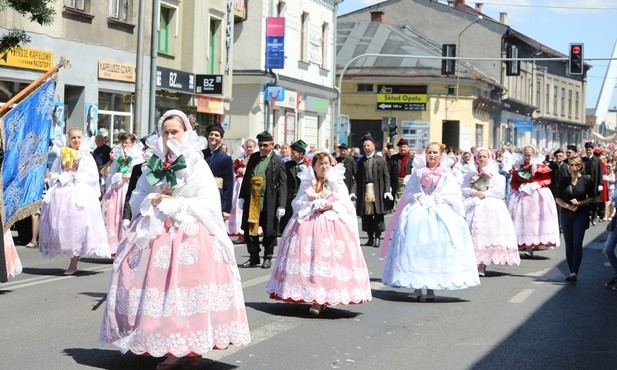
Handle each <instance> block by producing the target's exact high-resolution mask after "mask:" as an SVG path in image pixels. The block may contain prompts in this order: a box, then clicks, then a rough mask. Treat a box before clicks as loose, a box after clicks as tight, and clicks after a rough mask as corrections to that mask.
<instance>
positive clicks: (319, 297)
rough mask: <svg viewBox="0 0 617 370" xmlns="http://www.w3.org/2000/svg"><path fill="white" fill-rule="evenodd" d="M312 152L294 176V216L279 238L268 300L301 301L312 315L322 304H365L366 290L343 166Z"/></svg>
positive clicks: (368, 291)
mask: <svg viewBox="0 0 617 370" xmlns="http://www.w3.org/2000/svg"><path fill="white" fill-rule="evenodd" d="M333 162H334V160H333V158H332V157H331V156H330V155H329V154H327V153H324V152H319V153H317V154H315V155H314V156H313V158H312V160H311V167H305V168H304V169H303V170H302V171H301V172H300V174H299V175H298V177H299V178H300V180H301V184H300V189H299V190H298V194H297V195H296V198H295V199H294V200H293V202H292V207H293V210H294V214H293V216H292V218H291V219H290V221H289V223H288V224H287V227H286V228H285V230H284V231H283V235H282V236H281V248H280V250H279V253H278V256H277V259H276V266H275V268H274V270H273V271H272V275H271V277H270V281H269V282H268V287H267V291H268V293H269V294H270V298H273V299H277V300H283V301H286V302H296V303H298V302H306V303H311V304H312V306H311V308H310V309H309V312H310V313H312V314H313V315H315V316H317V315H319V314H320V312H321V311H323V310H324V308H325V307H326V305H338V304H344V305H347V304H352V303H364V302H367V301H370V300H371V298H372V297H371V287H370V282H369V275H368V270H367V268H366V262H365V261H364V255H363V254H362V249H361V248H360V238H359V235H358V221H357V219H356V212H355V208H354V206H353V203H352V202H351V200H350V198H349V192H348V191H347V186H345V183H344V176H345V167H343V165H342V164H339V165H337V166H335V167H333V166H332V164H333Z"/></svg>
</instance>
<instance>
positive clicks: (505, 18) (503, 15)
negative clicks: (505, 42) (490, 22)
mask: <svg viewBox="0 0 617 370" xmlns="http://www.w3.org/2000/svg"><path fill="white" fill-rule="evenodd" d="M499 22H500V23H503V24H505V25H506V26H507V25H508V13H499Z"/></svg>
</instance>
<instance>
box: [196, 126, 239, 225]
mask: <svg viewBox="0 0 617 370" xmlns="http://www.w3.org/2000/svg"><path fill="white" fill-rule="evenodd" d="M224 135H225V130H224V129H223V127H222V126H221V125H210V126H208V147H207V148H206V149H204V150H203V154H204V159H205V160H206V162H207V163H208V166H210V170H212V175H213V176H214V179H215V180H216V186H217V187H218V188H219V193H220V195H221V212H222V213H223V220H225V221H227V220H228V219H229V213H230V212H231V198H232V195H233V188H234V164H233V161H232V160H231V157H230V156H229V155H227V154H226V153H225V152H223V151H222V150H221V144H222V141H223V136H224Z"/></svg>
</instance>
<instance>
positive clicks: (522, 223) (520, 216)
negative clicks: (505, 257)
mask: <svg viewBox="0 0 617 370" xmlns="http://www.w3.org/2000/svg"><path fill="white" fill-rule="evenodd" d="M508 210H509V211H510V216H511V217H512V222H513V223H514V231H515V233H516V240H517V243H518V246H519V248H520V249H525V248H526V247H528V246H529V247H533V248H534V249H540V248H543V247H558V246H559V241H560V238H559V223H558V219H557V206H556V205H555V198H553V194H551V191H550V190H549V188H541V189H538V190H536V191H534V192H533V193H532V194H531V195H529V194H527V193H525V192H522V191H518V190H514V191H512V193H511V194H510V198H509V199H508Z"/></svg>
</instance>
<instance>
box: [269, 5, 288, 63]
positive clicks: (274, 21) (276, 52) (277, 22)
mask: <svg viewBox="0 0 617 370" xmlns="http://www.w3.org/2000/svg"><path fill="white" fill-rule="evenodd" d="M283 68H285V18H284V17H268V18H266V69H283Z"/></svg>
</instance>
